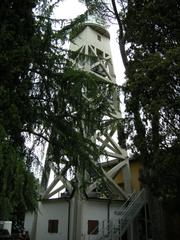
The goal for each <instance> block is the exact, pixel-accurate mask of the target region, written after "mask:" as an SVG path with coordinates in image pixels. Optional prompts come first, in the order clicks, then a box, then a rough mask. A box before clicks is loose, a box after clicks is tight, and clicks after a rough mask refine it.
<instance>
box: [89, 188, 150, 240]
mask: <svg viewBox="0 0 180 240" xmlns="http://www.w3.org/2000/svg"><path fill="white" fill-rule="evenodd" d="M145 202H146V194H145V189H142V190H141V191H140V192H138V193H133V194H132V195H131V197H130V198H129V199H128V200H127V201H126V202H125V203H124V204H123V205H122V206H121V207H120V208H119V211H118V213H119V217H118V218H117V219H110V220H108V221H107V220H104V221H102V222H101V224H100V226H97V227H96V228H95V229H94V230H93V231H92V232H91V234H90V235H89V236H88V240H119V239H120V238H121V237H122V235H123V234H124V233H125V231H126V230H127V229H128V227H129V226H130V224H131V223H132V222H133V220H134V218H135V217H136V216H137V215H138V213H139V212H140V210H141V209H142V207H143V206H144V204H145ZM97 231H98V235H95V234H94V233H95V232H97Z"/></svg>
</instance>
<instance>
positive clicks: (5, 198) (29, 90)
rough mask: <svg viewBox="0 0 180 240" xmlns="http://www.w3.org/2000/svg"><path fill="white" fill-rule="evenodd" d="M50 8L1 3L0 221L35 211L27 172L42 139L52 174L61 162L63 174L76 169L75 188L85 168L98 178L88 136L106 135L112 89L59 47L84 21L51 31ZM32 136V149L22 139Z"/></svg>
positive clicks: (33, 183) (35, 192) (27, 2)
mask: <svg viewBox="0 0 180 240" xmlns="http://www.w3.org/2000/svg"><path fill="white" fill-rule="evenodd" d="M34 7H36V9H34V12H33V8H34ZM52 9H53V4H52V5H51V4H49V2H48V3H46V1H38V5H37V2H36V1H33V0H24V1H15V0H11V1H6V0H3V1H1V3H0V218H1V219H8V218H10V217H11V216H12V214H15V215H16V216H18V213H19V212H22V214H23V213H24V211H25V210H30V211H31V210H34V209H35V208H36V207H37V200H38V191H39V189H38V184H37V181H36V179H35V178H34V176H33V174H32V173H31V169H32V165H33V164H34V162H35V161H37V156H36V154H35V149H36V146H38V145H40V144H45V143H47V142H48V144H49V153H50V161H52V162H53V163H54V164H55V166H56V167H57V171H59V170H60V165H59V164H60V163H61V166H65V167H64V169H63V173H64V174H66V172H67V170H68V169H70V168H71V170H72V171H74V173H76V172H77V171H79V173H81V174H80V176H81V178H82V179H81V182H82V185H83V184H84V175H85V170H88V171H89V174H90V175H92V176H93V179H94V178H95V176H96V177H99V176H100V174H101V170H97V169H98V164H96V163H94V162H97V159H98V156H99V149H98V148H97V146H96V145H95V144H94V143H93V142H92V141H91V140H90V139H89V136H92V135H93V134H94V133H95V132H96V130H97V129H98V130H99V131H106V125H105V124H104V123H102V118H103V116H104V114H105V112H106V113H107V109H109V103H108V99H109V98H110V97H111V95H112V92H113V89H112V88H113V87H112V86H111V85H109V84H103V83H99V82H98V79H96V78H95V77H94V76H93V75H91V74H88V73H84V72H81V71H77V70H74V69H73V68H72V66H71V64H70V62H69V60H68V52H67V51H66V50H64V49H63V48H62V46H63V44H64V42H65V40H66V39H68V36H67V34H69V33H70V31H71V28H72V27H73V26H74V25H75V24H76V23H77V22H81V20H82V19H84V17H83V16H81V17H80V18H77V19H76V20H75V23H74V22H71V23H70V24H69V25H66V26H65V27H64V28H60V29H57V28H56V29H53V26H54V25H53V24H54V21H53V20H52V19H51V18H50V16H51V13H52ZM35 13H36V14H37V16H35ZM104 89H106V91H104ZM84 126H86V127H84ZM32 136H33V137H34V139H35V140H34V142H33V146H32V147H31V146H29V145H31V144H27V143H26V142H27V139H29V138H31V137H32ZM90 181H92V180H90Z"/></svg>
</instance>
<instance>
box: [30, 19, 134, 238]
mask: <svg viewBox="0 0 180 240" xmlns="http://www.w3.org/2000/svg"><path fill="white" fill-rule="evenodd" d="M70 52H71V53H72V54H71V55H72V56H71V57H70V62H71V63H72V66H73V67H74V68H75V69H79V70H82V71H85V72H88V73H89V74H91V76H92V77H95V78H96V81H97V83H99V85H101V84H102V85H103V86H106V84H107V85H108V86H110V91H111V93H110V97H109V99H108V102H109V108H108V109H107V111H105V114H104V118H103V119H102V120H103V121H104V120H108V121H107V122H108V124H107V126H106V131H104V132H103V131H99V129H96V131H95V132H94V135H92V136H91V135H90V136H89V132H88V128H87V127H86V126H85V125H84V123H83V122H82V126H83V129H84V132H85V134H87V136H88V137H89V139H90V140H91V141H93V142H94V143H95V144H97V145H98V148H99V149H101V155H100V156H99V158H101V161H99V162H100V165H101V169H102V173H103V175H102V178H103V179H104V180H105V182H106V183H107V185H108V186H109V189H110V191H111V193H112V198H114V199H115V200H118V201H125V200H126V199H128V196H129V194H131V174H130V166H129V160H128V157H127V153H126V150H125V149H124V148H123V147H122V146H121V145H119V144H118V143H117V142H118V140H117V128H118V125H119V124H120V122H121V119H122V117H121V112H120V106H119V96H118V86H117V84H116V76H115V73H114V68H113V61H112V55H111V48H110V34H109V32H108V31H107V30H106V28H105V27H104V26H103V25H102V23H97V21H96V20H95V19H94V18H91V19H90V20H89V21H87V22H86V23H84V24H83V25H82V26H81V27H80V28H79V29H78V32H76V34H75V35H74V36H73V37H72V39H71V44H70ZM103 90H104V91H106V88H103ZM89 101H90V102H89V104H91V100H90V99H89ZM77 151H78V149H77ZM47 159H48V158H47ZM92 164H96V163H95V162H93V159H92ZM120 170H121V172H122V178H123V186H121V185H118V184H117V182H116V181H114V177H115V176H116V175H117V173H118V172H119V171H120ZM51 173H53V174H52V175H51ZM77 184H78V183H77ZM97 186H98V181H94V182H91V183H90V184H88V185H87V186H86V189H85V196H83V197H82V196H81V194H80V191H79V188H78V185H74V183H73V180H72V179H68V178H67V177H65V176H64V175H63V171H59V172H56V170H55V167H54V165H53V163H52V162H51V163H50V164H49V162H48V160H46V161H45V166H44V171H43V175H42V187H43V189H44V191H43V194H42V201H41V202H40V206H39V208H40V210H39V212H40V214H38V215H36V217H35V220H33V224H32V225H33V226H38V224H39V225H41V226H43V223H42V222H43V221H44V219H43V218H42V216H41V215H43V212H45V214H46V215H45V216H48V215H52V216H53V214H54V215H56V214H57V213H56V211H55V210H52V209H55V207H57V208H58V207H59V206H60V205H59V206H57V202H56V203H55V204H54V205H53V207H51V208H47V209H48V210H47V209H45V207H44V206H45V204H44V203H43V202H45V203H47V202H48V200H51V199H52V198H53V197H54V196H56V198H57V199H60V200H61V199H62V198H61V196H63V197H65V202H63V204H64V209H65V208H67V209H68V210H67V211H66V213H64V214H66V217H67V218H68V223H67V228H66V229H67V231H66V233H65V236H64V237H62V239H64V240H67V239H68V240H80V239H85V240H87V239H89V238H88V236H87V232H88V231H90V230H89V229H88V231H87V226H86V225H84V224H85V223H86V222H87V217H86V216H85V214H87V209H86V208H87V206H89V205H88V203H87V202H88V199H89V198H91V197H92V196H94V197H96V200H97V201H101V200H103V201H105V202H106V203H107V206H108V207H107V208H108V209H107V211H106V210H105V211H104V210H103V211H104V212H103V215H104V216H106V217H107V219H108V220H109V217H110V212H111V211H110V210H109V205H110V202H111V199H107V198H106V196H104V195H103V193H102V192H101V188H100V187H99V188H98V187H97ZM64 189H65V192H64V193H63V194H61V192H62V191H63V190H64ZM59 194H61V195H59ZM57 195H58V197H57ZM57 201H58V200H57ZM51 203H52V202H51ZM67 203H68V206H67ZM43 204H44V205H43ZM103 204H104V203H103ZM42 205H43V207H42ZM51 206H52V205H51ZM54 206H55V207H54ZM90 206H91V207H92V204H91V203H90ZM103 206H104V205H103ZM44 209H45V210H44ZM64 209H63V207H62V204H61V211H62V212H63V211H64ZM50 211H53V213H51V212H50ZM106 212H107V214H106ZM47 213H48V214H47ZM88 214H91V213H88ZM67 215H68V216H67ZM53 218H54V217H53ZM53 221H54V222H53ZM62 221H65V220H64V219H63V217H62ZM56 223H57V219H56V218H55V219H54V220H53V219H51V220H50V225H52V224H56ZM55 229H56V228H55ZM50 230H52V229H51V226H50ZM53 230H54V229H53ZM33 231H34V232H36V233H35V234H34V236H36V237H34V238H33V239H34V240H40V239H42V237H43V235H42V231H40V230H38V231H36V229H35V230H33Z"/></svg>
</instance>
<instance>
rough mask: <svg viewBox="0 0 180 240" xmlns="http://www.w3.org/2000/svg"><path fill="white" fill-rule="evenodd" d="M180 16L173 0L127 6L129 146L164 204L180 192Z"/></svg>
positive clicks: (148, 181)
mask: <svg viewBox="0 0 180 240" xmlns="http://www.w3.org/2000/svg"><path fill="white" fill-rule="evenodd" d="M169 9H171V10H170V11H169ZM179 12H180V5H179V3H178V2H177V1H171V2H168V1H163V2H162V1H161V2H158V1H154V2H153V3H152V2H151V3H150V2H149V1H141V2H139V1H129V3H128V13H127V16H126V18H125V23H124V24H125V28H126V29H127V31H126V42H127V43H128V44H129V50H128V58H129V62H128V66H127V69H126V73H127V78H128V80H127V83H126V85H125V94H126V109H127V117H128V121H129V126H130V129H131V131H132V129H134V133H135V134H133V135H134V136H133V139H134V140H133V144H134V146H135V147H136V153H137V156H138V157H140V159H141V160H142V162H143V164H144V167H145V172H144V174H145V175H144V178H143V181H144V182H145V183H147V185H148V186H149V187H150V188H151V189H152V191H153V192H154V194H156V195H157V196H159V197H161V198H163V200H165V201H166V200H172V199H174V200H175V199H177V198H179V193H180V192H179V190H180V188H179V187H180V186H179V183H178V182H179V181H178V180H179V174H178V173H177V172H176V170H177V169H179V167H180V165H179V160H178V154H179V150H178V149H179V144H180V142H179V140H180V139H179V124H180V121H179V120H180V119H179V93H178V92H179V84H180V82H179V72H178V68H179V64H180V59H179V50H180V48H179V36H180V35H179V30H178V24H179V22H178V21H177V16H178V15H179ZM157 13H158V14H157Z"/></svg>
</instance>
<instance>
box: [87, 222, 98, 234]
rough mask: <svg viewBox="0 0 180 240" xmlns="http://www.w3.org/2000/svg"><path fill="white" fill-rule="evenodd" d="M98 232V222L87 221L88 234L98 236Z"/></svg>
mask: <svg viewBox="0 0 180 240" xmlns="http://www.w3.org/2000/svg"><path fill="white" fill-rule="evenodd" d="M98 232H99V221H98V220H88V234H98Z"/></svg>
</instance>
